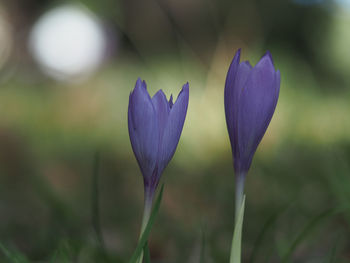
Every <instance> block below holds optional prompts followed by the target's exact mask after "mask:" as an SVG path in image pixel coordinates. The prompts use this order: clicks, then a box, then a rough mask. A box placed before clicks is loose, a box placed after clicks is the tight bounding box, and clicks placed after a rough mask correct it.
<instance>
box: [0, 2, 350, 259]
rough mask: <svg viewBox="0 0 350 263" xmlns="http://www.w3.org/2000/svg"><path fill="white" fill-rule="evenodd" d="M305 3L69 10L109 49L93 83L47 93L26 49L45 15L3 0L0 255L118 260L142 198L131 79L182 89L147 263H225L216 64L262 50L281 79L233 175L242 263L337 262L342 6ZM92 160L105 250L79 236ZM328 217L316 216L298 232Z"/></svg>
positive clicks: (88, 224) (344, 120)
mask: <svg viewBox="0 0 350 263" xmlns="http://www.w3.org/2000/svg"><path fill="white" fill-rule="evenodd" d="M301 2H304V3H301ZM306 2H307V4H305V1H277V0H274V1H213V0H205V1H199V0H194V1H175V0H150V1H141V0H128V1H109V0H108V1H107V0H104V1H88V0H86V1H80V2H79V1H74V2H73V1H72V4H75V5H78V6H82V8H88V9H89V10H90V12H92V13H94V14H95V15H96V17H97V18H98V19H99V21H100V22H101V24H102V25H103V27H104V33H105V34H106V37H107V43H108V44H107V46H106V50H105V59H104V62H103V63H102V64H101V65H100V66H99V68H98V70H97V71H96V72H94V73H93V74H90V75H87V76H85V77H84V78H79V79H78V80H75V79H71V80H69V81H65V82H59V81H57V80H53V79H51V78H50V77H48V76H46V75H44V73H43V71H41V69H40V68H39V66H38V65H37V64H36V62H35V60H34V58H33V56H32V54H31V53H30V49H29V48H28V39H29V35H30V32H31V29H32V26H33V25H34V24H35V22H36V21H37V20H38V19H39V17H40V16H41V15H43V14H44V13H45V12H47V11H48V10H51V9H52V8H55V7H57V6H59V4H60V2H59V1H50V0H40V1H39V0H30V1H23V0H12V1H2V2H1V3H0V67H1V69H0V242H1V244H3V246H4V247H6V248H7V249H8V251H10V252H11V253H15V252H13V251H20V252H18V255H26V256H25V257H26V258H28V259H29V260H31V261H48V260H50V259H54V258H55V257H56V261H57V262H65V261H68V262H69V261H73V262H126V261H127V260H129V259H130V256H131V255H132V252H133V251H134V249H135V247H136V244H137V238H138V233H139V228H140V224H141V214H142V207H143V192H142V191H143V186H142V177H141V174H140V172H139V170H138V166H137V163H136V161H135V159H134V156H133V153H132V150H131V146H130V142H129V138H128V133H127V103H128V98H129V93H130V91H131V89H132V88H133V86H134V84H135V81H136V79H137V77H141V78H142V79H145V80H146V81H147V83H148V86H149V87H150V93H151V94H154V92H155V91H157V90H158V89H160V88H161V89H163V90H164V91H165V93H166V94H171V93H177V91H178V90H179V89H180V87H181V85H182V84H183V83H184V82H185V81H189V84H190V103H189V108H188V115H187V119H186V122H185V126H184V129H183V133H182V136H181V139H180V143H179V146H178V149H177V151H176V154H175V156H174V158H173V160H172V161H171V163H170V164H169V166H168V167H167V169H166V170H165V172H164V174H163V182H164V183H165V191H164V195H163V201H162V204H161V207H160V211H159V215H158V217H157V220H156V222H155V224H154V226H153V228H152V233H151V240H150V242H149V247H150V251H151V259H152V262H169V263H172V262H198V259H199V258H201V253H202V252H201V246H202V245H201V244H202V243H205V251H204V252H203V253H204V255H205V262H228V260H229V252H230V244H231V238H232V231H233V226H234V215H233V214H234V207H233V204H234V178H233V167H232V159H231V153H230V146H229V140H228V135H227V131H226V125H225V119H224V106H223V90H224V81H225V76H226V72H227V69H228V65H229V63H230V61H231V59H232V57H233V54H234V53H235V51H236V50H237V49H238V48H242V50H243V52H242V58H243V59H244V60H245V59H249V60H250V61H252V62H253V63H256V62H257V61H258V60H259V58H260V56H261V55H263V53H264V52H265V51H266V50H270V52H271V53H272V55H273V57H274V60H275V61H274V62H275V65H276V68H278V69H279V70H280V71H281V79H282V81H281V93H280V99H279V102H278V105H277V108H276V113H275V115H274V117H273V119H272V122H271V125H270V127H269V128H268V130H267V133H266V136H265V137H264V139H263V141H262V144H261V145H260V146H259V148H258V151H257V153H256V156H255V158H254V161H253V166H252V168H251V170H250V172H249V174H248V177H247V182H246V210H245V217H244V219H245V220H244V226H243V243H242V251H243V254H242V259H243V260H242V262H280V260H281V259H282V258H283V257H284V256H285V255H286V253H288V251H289V250H290V248H291V247H292V246H294V248H293V253H292V255H291V258H292V261H293V262H323V261H325V260H326V259H330V258H332V257H333V256H334V257H335V258H336V261H335V262H348V261H349V253H350V250H349V244H350V239H349V236H350V233H349V232H350V231H349V227H350V207H349V204H350V202H349V200H350V177H349V173H350V103H349V101H350V92H349V91H350V75H349V72H348V71H349V65H350V57H349V52H348V46H349V45H348V44H347V43H349V39H350V31H349V30H347V28H348V24H349V21H350V9H348V6H347V5H346V1H331V0H329V1H310V2H308V1H306ZM65 3H66V4H68V3H70V1H66V2H65ZM3 21H4V22H3ZM4 32H5V33H4ZM83 44H88V43H82V45H83ZM96 152H99V155H100V169H99V177H98V183H99V185H98V186H99V205H100V206H99V211H100V215H99V216H100V222H101V232H102V235H103V240H104V246H101V245H100V243H99V240H98V237H97V236H96V233H95V230H94V227H93V223H92V220H93V219H92V218H93V215H92V211H96V210H93V209H92V206H93V200H92V199H93V194H92V193H93V191H92V189H93V186H92V184H93V166H94V155H95V153H96ZM331 208H332V209H334V213H333V214H332V215H331V216H329V217H327V218H324V220H320V221H317V222H318V223H317V224H314V225H312V228H310V229H309V230H308V231H307V234H305V235H304V234H303V229H305V227H306V228H307V229H308V225H309V224H310V222H312V220H314V219H315V218H317V217H318V216H319V215H321V214H322V213H324V212H326V211H328V210H329V209H331ZM272 217H273V220H272V223H271V224H269V225H268V227H264V225H265V226H266V224H265V223H266V222H267V223H268V222H269V220H271V218H272ZM262 230H264V231H263V235H260V236H259V233H261V231H262ZM202 233H204V236H205V242H203V240H202V237H201V235H202ZM301 234H303V238H302V239H301V241H300V242H297V245H293V244H295V240H300V239H298V237H299V236H300V235H301ZM258 237H259V239H260V240H261V242H256V241H257V239H258ZM255 244H258V248H257V247H255ZM253 251H254V258H253V259H254V261H253V260H251V259H252V258H251V256H252V254H253ZM1 253H2V252H0V258H1V257H3V258H5V255H4V253H2V254H1ZM14 255H15V254H14ZM3 258H1V260H3V261H4V260H5V259H3ZM54 262H55V261H54Z"/></svg>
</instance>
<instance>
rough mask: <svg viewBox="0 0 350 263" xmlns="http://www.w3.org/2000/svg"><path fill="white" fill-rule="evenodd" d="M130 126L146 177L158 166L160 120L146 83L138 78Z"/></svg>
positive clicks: (130, 110) (138, 159) (131, 100)
mask: <svg viewBox="0 0 350 263" xmlns="http://www.w3.org/2000/svg"><path fill="white" fill-rule="evenodd" d="M128 127H129V136H130V141H131V146H132V149H133V151H134V154H135V156H136V159H137V162H138V164H139V166H140V169H141V171H142V174H143V176H144V177H145V178H147V177H150V176H151V175H152V173H153V171H154V169H155V167H156V162H157V153H158V145H159V132H158V120H157V115H156V111H155V108H154V106H153V104H152V100H151V97H150V96H149V94H148V92H147V88H146V83H145V82H141V80H140V79H138V80H137V82H136V85H135V88H134V90H133V91H132V92H131V94H130V97H129V108H128Z"/></svg>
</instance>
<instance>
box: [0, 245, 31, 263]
mask: <svg viewBox="0 0 350 263" xmlns="http://www.w3.org/2000/svg"><path fill="white" fill-rule="evenodd" d="M0 251H2V253H4V255H5V256H6V257H7V258H8V259H9V260H10V261H11V262H12V263H29V261H28V259H26V257H25V256H24V255H22V254H21V253H19V252H13V251H10V250H8V249H7V248H6V247H5V246H3V245H2V244H1V243H0Z"/></svg>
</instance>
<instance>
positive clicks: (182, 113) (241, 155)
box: [128, 50, 280, 232]
mask: <svg viewBox="0 0 350 263" xmlns="http://www.w3.org/2000/svg"><path fill="white" fill-rule="evenodd" d="M240 54H241V51H240V50H238V51H237V53H236V55H235V56H234V58H233V60H232V63H231V65H230V67H229V70H228V73H227V78H226V83H225V94H224V99H225V113H226V123H227V129H228V133H229V137H230V142H231V147H232V155H233V159H234V170H235V178H236V220H237V211H239V209H240V207H241V203H242V197H243V189H244V180H245V177H246V174H247V172H248V170H249V168H250V165H251V162H252V159H253V156H254V153H255V151H256V149H257V147H258V145H259V143H260V141H261V139H262V137H263V136H264V134H265V132H266V129H267V127H268V125H269V123H270V121H271V118H272V115H273V113H274V111H275V107H276V104H277V100H278V96H279V87H280V72H279V71H278V70H277V71H276V70H275V67H274V65H273V61H272V57H271V55H270V53H269V52H267V53H266V54H265V55H264V56H263V57H262V58H261V59H260V61H259V62H258V63H257V64H256V66H255V67H252V66H251V65H250V63H249V62H248V61H244V62H240ZM188 100H189V85H188V83H186V84H185V85H184V86H183V88H182V90H181V92H180V93H179V95H178V98H177V100H176V102H175V104H173V101H172V97H170V100H169V101H168V100H167V99H166V96H165V95H164V93H163V91H162V90H159V91H158V92H157V93H156V94H155V95H154V96H153V98H151V97H150V95H149V94H148V92H147V87H146V83H145V82H144V81H141V80H140V79H138V80H137V82H136V85H135V88H134V90H133V91H132V92H131V94H130V98H129V110H128V125H129V135H130V141H131V145H132V149H133V151H134V154H135V156H136V159H137V162H138V164H139V166H140V169H141V172H142V175H143V179H144V187H145V213H144V219H143V226H144V225H145V222H146V221H147V220H148V217H149V213H150V208H151V206H152V199H153V195H154V192H155V189H156V187H157V185H158V183H159V179H160V177H161V173H162V172H163V170H164V169H165V167H166V166H167V164H168V163H169V161H170V160H171V158H172V157H173V155H174V153H175V150H176V147H177V144H178V142H179V139H180V135H181V132H182V128H183V125H184V121H185V117H186V112H187V107H188ZM141 232H142V231H141Z"/></svg>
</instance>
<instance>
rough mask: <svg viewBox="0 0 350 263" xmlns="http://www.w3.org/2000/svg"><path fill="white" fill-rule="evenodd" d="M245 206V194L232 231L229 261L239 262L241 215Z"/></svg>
mask: <svg viewBox="0 0 350 263" xmlns="http://www.w3.org/2000/svg"><path fill="white" fill-rule="evenodd" d="M244 207H245V195H244V196H243V201H242V206H241V208H240V210H239V214H238V220H237V222H236V226H235V230H234V232H233V239H232V247H231V255H230V263H241V243H242V228H243V216H244Z"/></svg>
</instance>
